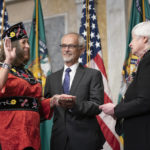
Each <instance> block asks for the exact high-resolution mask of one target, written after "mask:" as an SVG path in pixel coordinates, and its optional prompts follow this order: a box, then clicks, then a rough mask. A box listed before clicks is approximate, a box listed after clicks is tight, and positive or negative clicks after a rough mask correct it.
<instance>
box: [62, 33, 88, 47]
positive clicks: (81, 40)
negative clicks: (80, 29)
mask: <svg viewBox="0 0 150 150" xmlns="http://www.w3.org/2000/svg"><path fill="white" fill-rule="evenodd" d="M70 34H74V35H76V36H78V44H79V46H80V48H85V40H84V38H83V36H81V35H80V34H78V33H76V32H70V33H67V34H65V35H64V36H66V35H70ZM64 36H63V37H64Z"/></svg>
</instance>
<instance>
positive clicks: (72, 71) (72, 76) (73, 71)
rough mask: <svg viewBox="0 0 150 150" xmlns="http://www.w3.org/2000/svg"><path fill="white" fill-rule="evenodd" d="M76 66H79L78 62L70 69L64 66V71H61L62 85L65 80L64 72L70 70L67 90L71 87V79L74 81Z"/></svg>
mask: <svg viewBox="0 0 150 150" xmlns="http://www.w3.org/2000/svg"><path fill="white" fill-rule="evenodd" d="M78 66H79V62H78V63H76V64H74V65H72V66H70V67H68V66H66V65H64V71H63V76H62V84H63V82H64V78H65V70H66V69H67V68H70V69H71V72H70V73H69V74H70V86H69V89H70V88H71V85H72V82H73V79H74V76H75V74H76V70H77V68H78Z"/></svg>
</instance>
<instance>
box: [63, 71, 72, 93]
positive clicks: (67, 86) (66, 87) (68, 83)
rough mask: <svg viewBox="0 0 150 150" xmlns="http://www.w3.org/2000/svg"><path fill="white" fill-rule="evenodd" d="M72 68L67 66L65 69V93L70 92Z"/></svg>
mask: <svg viewBox="0 0 150 150" xmlns="http://www.w3.org/2000/svg"><path fill="white" fill-rule="evenodd" d="M70 71H71V69H70V68H67V69H66V70H65V72H66V73H65V78H64V83H63V89H64V93H65V94H69V86H70V75H69V73H70Z"/></svg>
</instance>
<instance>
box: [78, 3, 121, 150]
mask: <svg viewBox="0 0 150 150" xmlns="http://www.w3.org/2000/svg"><path fill="white" fill-rule="evenodd" d="M82 9H83V10H82V15H83V16H82V18H81V27H80V35H82V36H83V37H84V39H85V41H86V50H85V52H84V54H83V55H82V56H81V58H80V62H81V63H82V64H83V65H85V66H87V67H90V68H95V69H97V70H99V71H100V72H101V73H102V76H103V83H104V103H108V102H110V103H112V100H111V96H110V90H109V87H108V82H107V75H106V72H105V67H104V63H103V59H102V49H101V40H100V34H99V31H98V25H97V18H96V11H95V8H94V0H84V2H83V8H82ZM97 120H98V122H99V125H100V127H101V129H102V132H103V134H104V136H105V139H106V142H105V144H104V146H103V149H104V150H120V143H119V138H118V136H117V135H116V133H115V129H114V125H115V120H114V119H113V118H112V117H110V116H108V115H105V114H104V113H101V114H100V115H97Z"/></svg>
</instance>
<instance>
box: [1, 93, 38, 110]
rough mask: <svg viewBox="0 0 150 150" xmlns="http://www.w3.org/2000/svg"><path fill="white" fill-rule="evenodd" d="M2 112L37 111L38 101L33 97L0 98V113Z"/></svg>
mask: <svg viewBox="0 0 150 150" xmlns="http://www.w3.org/2000/svg"><path fill="white" fill-rule="evenodd" d="M4 110H6V111H7V110H30V111H36V112H38V111H39V104H38V100H37V99H36V98H33V97H26V96H12V97H5V98H0V111H4Z"/></svg>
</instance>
